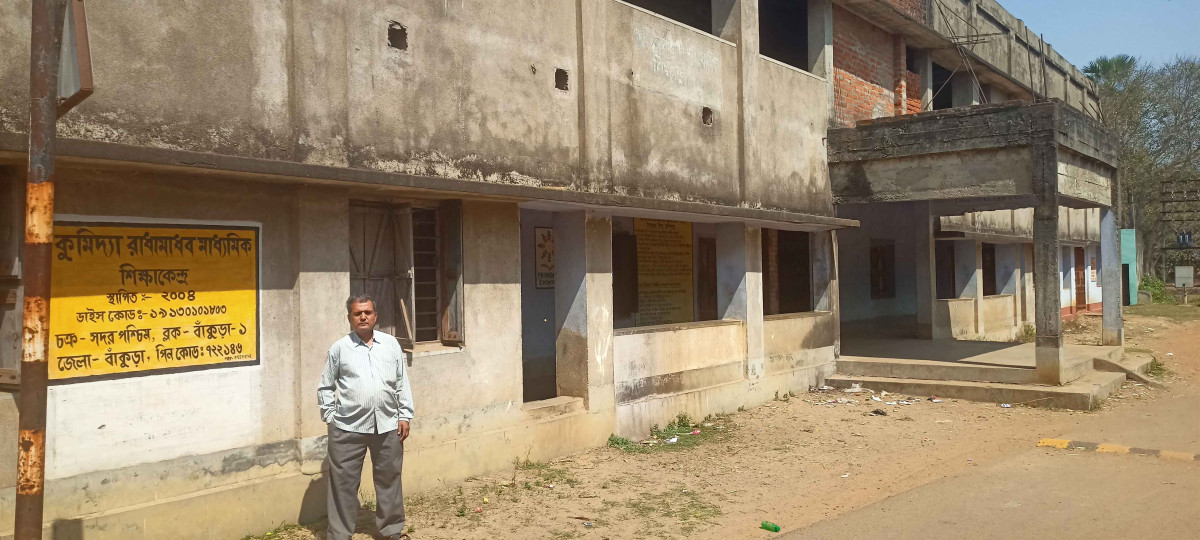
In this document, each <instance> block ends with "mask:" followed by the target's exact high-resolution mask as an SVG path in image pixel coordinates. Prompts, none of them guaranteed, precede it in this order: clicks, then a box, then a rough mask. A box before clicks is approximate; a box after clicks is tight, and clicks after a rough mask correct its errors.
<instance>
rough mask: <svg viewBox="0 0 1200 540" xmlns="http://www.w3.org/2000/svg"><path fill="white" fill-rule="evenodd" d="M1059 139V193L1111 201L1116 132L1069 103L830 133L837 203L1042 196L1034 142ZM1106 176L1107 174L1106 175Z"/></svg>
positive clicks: (931, 116)
mask: <svg viewBox="0 0 1200 540" xmlns="http://www.w3.org/2000/svg"><path fill="white" fill-rule="evenodd" d="M1050 140H1053V141H1055V142H1056V143H1057V144H1058V147H1057V152H1056V154H1057V155H1058V156H1060V160H1059V163H1058V166H1059V169H1060V171H1059V175H1058V180H1059V181H1060V183H1061V184H1062V186H1061V187H1060V188H1059V192H1060V193H1062V195H1063V196H1066V197H1071V198H1072V199H1075V200H1076V202H1077V203H1078V205H1096V206H1104V205H1109V204H1111V202H1112V199H1111V196H1110V195H1109V194H1108V188H1106V187H1104V186H1107V185H1109V184H1106V182H1107V180H1106V178H1111V177H1112V175H1113V171H1114V170H1115V167H1116V156H1115V153H1114V152H1113V148H1114V146H1113V144H1114V139H1113V136H1112V134H1111V133H1110V132H1108V131H1107V130H1105V129H1104V128H1103V127H1101V126H1099V125H1098V124H1096V123H1095V122H1093V121H1091V120H1090V119H1088V118H1086V117H1083V116H1082V115H1080V114H1079V113H1077V112H1073V111H1071V110H1070V109H1068V108H1067V107H1065V106H1064V105H1063V104H1062V103H1060V102H1047V103H1038V104H1032V105H1016V104H1008V105H986V106H978V107H969V108H958V109H948V110H943V111H932V112H926V113H920V114H917V115H906V116H903V117H898V118H882V119H878V120H873V121H869V122H860V125H858V126H856V127H854V128H840V129H831V130H830V131H829V163H830V182H831V184H832V185H833V193H834V199H835V202H836V203H838V204H842V203H850V202H880V201H897V200H926V199H937V198H966V197H1008V198H1009V199H1010V200H1011V201H1012V203H1011V204H1012V205H1013V206H1016V207H1020V206H1028V205H1029V204H1030V203H1031V201H1032V197H1033V194H1034V186H1033V172H1034V160H1033V155H1032V153H1031V151H1030V148H1031V147H1032V146H1033V145H1034V144H1035V143H1036V142H1037V141H1043V142H1049V141H1050ZM1105 175H1107V176H1105Z"/></svg>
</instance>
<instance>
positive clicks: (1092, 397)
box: [825, 361, 1125, 411]
mask: <svg viewBox="0 0 1200 540" xmlns="http://www.w3.org/2000/svg"><path fill="white" fill-rule="evenodd" d="M906 362H912V361H906ZM839 364H840V362H839ZM838 370H839V371H841V366H840V365H839V367H838ZM1124 381H1125V374H1124V373H1114V372H1106V371H1093V372H1091V373H1089V374H1087V375H1084V376H1083V377H1081V378H1080V379H1078V380H1076V381H1074V382H1072V383H1070V384H1066V385H1063V386H1042V385H1035V384H1006V383H995V382H973V381H956V380H933V379H911V378H898V377H880V376H861V375H848V374H843V373H838V374H836V375H833V376H831V377H828V378H827V379H826V380H825V383H826V384H828V385H830V386H832V387H834V388H850V387H851V386H852V385H854V384H859V385H862V387H863V388H869V389H871V390H875V391H877V392H878V391H881V390H886V391H888V392H893V393H897V394H908V395H912V396H938V397H941V398H953V399H965V400H968V401H984V402H993V403H1011V404H1013V405H1029V406H1034V407H1055V408H1060V409H1074V410H1081V411H1086V410H1091V409H1094V408H1096V407H1097V406H1098V405H1099V404H1100V402H1101V401H1103V400H1104V399H1106V398H1108V396H1109V395H1110V394H1112V392H1113V391H1115V390H1116V389H1117V388H1120V386H1121V383H1122V382H1124Z"/></svg>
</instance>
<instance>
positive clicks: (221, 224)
mask: <svg viewBox="0 0 1200 540" xmlns="http://www.w3.org/2000/svg"><path fill="white" fill-rule="evenodd" d="M60 225H65V226H81V227H161V228H171V229H226V230H245V229H254V231H255V234H254V302H255V306H254V307H255V309H254V325H255V335H254V359H253V360H241V361H237V362H221V363H216V364H202V365H196V366H180V367H173V368H162V369H148V370H144V371H130V372H127V373H105V374H102V375H88V376H84V377H70V378H66V379H49V381H48V382H47V384H48V385H49V386H64V385H71V384H76V383H84V382H99V381H111V380H117V379H131V378H138V377H146V376H151V375H169V374H176V373H188V372H193V371H207V370H210V369H221V368H238V367H248V366H261V365H262V305H263V304H262V244H263V242H262V223H260V222H252V221H203V220H195V219H171V218H136V217H109V216H81V215H74V214H65V215H58V216H55V219H54V226H55V227H58V226H60ZM50 298H51V301H53V299H54V296H53V291H51V297H50ZM47 361H49V359H47Z"/></svg>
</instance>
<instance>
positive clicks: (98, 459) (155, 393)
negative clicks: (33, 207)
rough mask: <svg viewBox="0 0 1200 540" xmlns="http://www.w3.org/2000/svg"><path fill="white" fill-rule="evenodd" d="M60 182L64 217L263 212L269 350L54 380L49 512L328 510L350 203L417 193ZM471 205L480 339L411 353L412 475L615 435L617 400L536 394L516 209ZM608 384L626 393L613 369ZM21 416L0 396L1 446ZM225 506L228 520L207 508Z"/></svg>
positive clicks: (171, 217)
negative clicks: (328, 374) (331, 359)
mask: <svg viewBox="0 0 1200 540" xmlns="http://www.w3.org/2000/svg"><path fill="white" fill-rule="evenodd" d="M58 180H59V181H58V206H57V210H58V218H59V219H63V218H66V217H69V216H87V217H91V218H95V219H122V220H161V221H164V222H168V223H170V222H180V221H185V222H186V221H189V220H190V221H201V222H214V221H216V222H231V221H233V222H239V223H244V222H253V223H258V224H260V225H261V227H262V229H261V230H262V235H261V244H260V248H261V256H262V263H261V277H260V282H261V285H262V291H261V307H260V309H261V314H262V317H261V325H260V330H261V342H262V347H261V357H260V359H259V360H260V363H259V364H258V365H254V366H245V367H235V368H216V369H207V370H201V371H192V372H183V373H168V374H148V375H144V376H139V377H128V378H121V379H113V380H105V381H93V382H77V383H67V384H59V385H55V386H53V387H52V388H51V389H50V396H49V413H48V433H49V440H48V451H47V464H48V466H47V467H48V468H47V479H48V484H47V494H48V495H47V501H48V505H47V510H46V520H47V522H48V523H49V522H52V521H55V520H70V519H76V518H80V517H81V516H91V517H87V518H83V522H82V525H81V526H82V527H84V528H85V530H86V531H87V534H86V535H85V536H86V537H88V538H93V537H95V538H131V537H139V536H143V535H144V536H145V537H163V536H164V535H165V536H171V537H177V538H190V537H198V536H200V535H212V536H217V537H241V536H244V535H246V534H249V533H253V532H261V531H263V530H266V529H269V528H271V527H273V526H275V525H278V523H280V522H285V521H286V522H294V521H308V520H313V519H316V518H318V517H320V515H321V513H322V512H323V502H322V501H323V497H324V495H323V494H324V487H323V486H324V484H322V483H321V482H322V479H321V477H320V476H319V474H318V473H319V472H320V469H321V460H322V459H323V457H324V437H323V436H324V434H325V429H326V426H325V425H324V424H323V423H322V422H321V421H320V418H319V416H318V414H317V410H316V403H315V401H316V397H315V386H316V383H317V380H318V379H319V376H320V371H321V369H322V367H323V365H324V362H325V352H326V351H327V349H328V347H329V344H330V343H331V342H332V341H334V340H336V339H337V338H338V337H340V336H342V335H344V333H345V332H347V325H346V321H345V317H344V310H345V308H344V301H345V298H346V296H347V295H348V294H349V266H350V262H349V254H348V249H347V245H348V242H347V235H348V234H349V226H348V221H349V210H348V205H349V201H350V200H351V199H352V198H353V199H375V200H383V199H387V198H391V197H396V196H402V194H398V193H394V192H392V193H389V192H383V191H376V192H371V191H354V192H351V191H349V190H346V189H343V188H338V187H304V186H297V185H291V184H283V183H258V182H249V181H244V180H223V179H217V178H213V177H197V176H184V175H180V174H177V173H166V172H151V171H131V170H123V171H110V170H91V169H78V168H72V167H66V168H62V169H60V174H59V178H58ZM463 206H464V218H463V246H464V247H463V257H464V263H463V266H464V296H465V299H464V333H465V335H466V338H467V342H466V345H465V346H464V347H462V348H458V347H442V348H437V349H434V350H428V351H423V352H418V353H416V354H415V357H414V358H413V359H412V364H411V366H410V367H409V370H410V371H409V373H410V376H411V377H412V386H413V392H414V399H415V401H416V407H417V411H418V412H417V418H416V420H415V421H414V425H413V436H412V439H410V441H409V443H408V448H407V459H406V465H407V467H406V486H405V487H406V489H409V490H410V491H420V490H422V489H425V488H428V487H431V486H434V485H438V484H439V483H440V482H443V481H446V480H453V479H459V478H464V477H466V476H469V475H473V474H480V473H483V472H487V471H492V470H496V469H500V468H503V467H506V466H509V465H510V464H511V463H512V460H513V459H514V458H516V457H518V456H520V457H526V456H528V457H529V458H530V459H547V458H550V457H554V456H560V455H563V454H567V453H570V452H574V451H578V450H581V449H584V448H589V447H592V446H596V445H599V444H601V443H602V442H603V441H604V439H605V438H606V437H607V436H608V435H609V434H610V433H612V423H613V408H612V406H611V398H610V399H609V405H607V406H606V405H605V404H604V402H603V400H600V401H597V402H596V403H595V404H594V407H593V408H592V409H591V410H584V409H583V408H581V407H580V406H579V404H578V403H575V402H570V403H563V404H561V405H560V406H554V407H544V408H534V409H529V408H526V407H524V406H523V405H522V400H521V384H522V382H521V332H520V328H521V327H520V319H519V318H516V317H512V316H511V314H512V313H513V312H514V311H517V310H519V309H520V264H519V263H520V251H519V243H520V238H519V231H520V225H519V221H518V207H517V204H516V203H512V202H502V203H498V202H481V201H466V202H465V203H464V205H463ZM609 288H611V285H609ZM597 324H599V325H601V326H602V322H597ZM601 360H604V359H601ZM607 363H608V365H609V367H608V368H606V369H610V370H611V361H608V362H607ZM607 389H608V392H609V393H610V395H611V392H612V390H611V383H610V384H609V386H608V387H607ZM15 425H16V415H15V407H14V406H13V402H12V400H11V399H9V398H7V397H6V398H5V399H0V427H3V429H0V433H5V434H8V435H6V436H5V437H4V438H0V443H3V442H4V441H5V440H7V441H8V444H3V445H0V446H3V447H4V448H9V449H15V447H16V443H15V440H14V439H13V436H14V435H15V433H16V429H15ZM4 455H5V454H3V453H2V452H0V458H3V457H4ZM12 459H15V457H13V456H11V455H10V456H9V461H10V462H11V461H12ZM4 470H5V471H10V473H9V474H6V475H0V488H2V489H0V535H3V534H4V531H6V530H10V529H11V519H12V515H13V510H12V509H13V503H14V500H13V495H14V489H13V485H14V482H15V478H13V475H12V474H11V470H12V469H11V468H5V469H4ZM368 479H369V475H368ZM369 485H370V484H369V482H365V483H364V486H365V487H364V492H365V493H366V496H368V497H370V496H371V494H370V488H369ZM148 508H151V509H153V511H152V512H151V511H148V510H146V509H148ZM197 508H204V509H205V510H204V511H203V512H200V511H198V510H197ZM212 515H222V516H228V519H222V520H218V521H219V523H215V522H214V523H205V524H204V526H201V524H199V523H196V520H201V519H204V520H208V519H209V518H206V517H204V516H209V517H211V516H212ZM172 527H174V528H172ZM168 530H174V531H175V532H174V533H166V532H164V531H168ZM180 530H183V531H193V532H194V533H195V534H190V533H186V532H179V531H180Z"/></svg>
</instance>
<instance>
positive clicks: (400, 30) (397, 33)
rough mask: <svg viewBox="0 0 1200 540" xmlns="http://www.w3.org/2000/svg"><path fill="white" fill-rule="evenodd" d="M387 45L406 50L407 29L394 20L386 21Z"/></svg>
mask: <svg viewBox="0 0 1200 540" xmlns="http://www.w3.org/2000/svg"><path fill="white" fill-rule="evenodd" d="M387 32H388V47H391V48H393V49H400V50H402V51H407V50H408V29H407V28H405V27H404V25H403V24H400V23H398V22H396V21H388V30H387Z"/></svg>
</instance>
